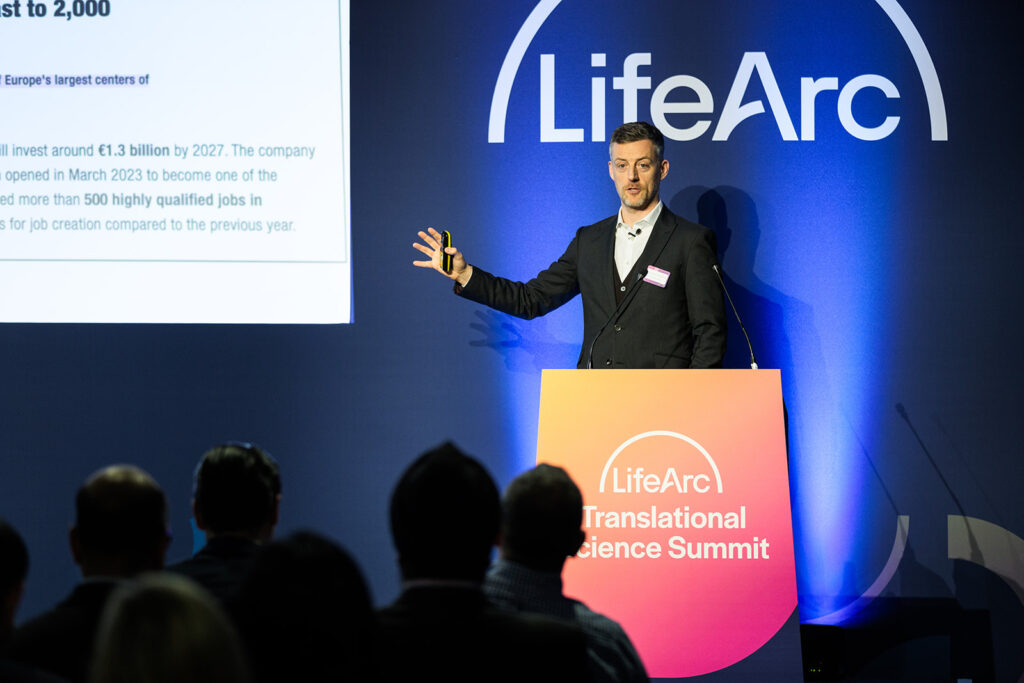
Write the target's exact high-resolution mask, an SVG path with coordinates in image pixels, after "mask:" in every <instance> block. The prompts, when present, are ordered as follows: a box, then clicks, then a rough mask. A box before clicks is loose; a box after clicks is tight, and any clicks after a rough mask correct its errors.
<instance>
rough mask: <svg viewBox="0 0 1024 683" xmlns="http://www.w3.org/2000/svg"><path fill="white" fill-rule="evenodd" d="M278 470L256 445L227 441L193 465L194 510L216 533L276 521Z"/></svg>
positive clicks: (251, 529) (250, 528)
mask: <svg viewBox="0 0 1024 683" xmlns="http://www.w3.org/2000/svg"><path fill="white" fill-rule="evenodd" d="M280 494H281V472H280V468H279V467H278V465H277V461H276V460H274V458H273V457H271V455H270V454H269V453H267V452H266V451H264V450H263V449H262V448H260V447H259V446H255V445H253V444H251V443H243V442H228V443H225V444H221V445H220V446H215V447H213V448H211V449H210V450H208V451H206V453H204V454H203V458H202V460H200V461H199V465H198V466H197V467H196V473H195V486H194V489H193V497H194V499H195V508H196V514H197V515H199V516H201V517H202V521H203V526H204V527H205V528H206V529H207V530H209V531H211V532H212V533H215V534H227V533H242V534H253V533H257V532H258V531H259V530H260V529H262V528H263V527H265V526H266V525H267V524H273V523H274V521H275V517H274V515H275V509H276V507H275V506H276V504H277V497H278V496H279V495H280Z"/></svg>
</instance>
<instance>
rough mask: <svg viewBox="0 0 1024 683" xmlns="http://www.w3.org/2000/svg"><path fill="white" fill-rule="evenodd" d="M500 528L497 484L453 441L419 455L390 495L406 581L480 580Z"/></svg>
mask: <svg viewBox="0 0 1024 683" xmlns="http://www.w3.org/2000/svg"><path fill="white" fill-rule="evenodd" d="M500 524H501V500H500V498H499V496H498V488H497V486H495V484H494V480H493V479H492V478H491V475H490V474H488V473H487V470H486V469H484V467H483V465H481V464H480V463H479V462H477V461H476V460H475V459H473V458H471V457H469V456H468V455H466V454H464V453H463V452H462V451H460V450H459V449H458V448H457V447H456V446H455V445H454V444H452V443H451V442H448V443H445V444H442V445H441V446H438V447H437V448H435V449H433V450H431V451H428V452H426V453H424V454H423V455H421V456H420V457H419V458H418V459H417V460H416V461H415V462H413V463H412V465H410V466H409V468H408V469H407V470H406V471H405V473H404V474H403V475H402V477H401V478H400V479H399V480H398V484H397V485H396V486H395V490H394V492H393V493H392V494H391V534H392V537H393V538H394V542H395V548H396V549H397V550H398V561H399V564H400V565H401V568H402V574H403V576H404V577H405V578H406V579H411V578H448V579H467V580H474V581H479V580H482V579H483V575H484V573H485V572H486V571H487V567H488V566H489V565H490V561H491V549H492V548H493V547H494V543H495V541H496V540H497V537H498V529H499V527H500Z"/></svg>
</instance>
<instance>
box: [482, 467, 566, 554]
mask: <svg viewBox="0 0 1024 683" xmlns="http://www.w3.org/2000/svg"><path fill="white" fill-rule="evenodd" d="M501 503H502V524H501V530H502V531H501V544H502V554H503V556H505V557H507V558H508V559H511V560H514V561H517V562H522V563H523V564H526V565H529V566H531V567H533V568H535V569H542V570H560V569H561V567H562V563H563V562H564V561H565V558H566V557H569V556H571V555H574V554H576V551H577V550H578V549H579V545H580V541H581V540H582V538H581V535H580V529H581V528H582V522H583V496H582V494H581V493H580V490H579V487H577V486H576V483H575V482H574V481H573V480H572V478H571V477H570V476H569V474H568V473H567V472H566V471H565V470H564V469H562V468H561V467H555V466H553V465H545V464H541V465H537V466H536V467H534V468H533V469H530V470H527V471H526V472H523V473H522V474H520V475H519V476H518V477H516V478H515V479H513V480H512V483H511V484H509V485H508V488H507V489H505V495H504V496H503V497H502V500H501Z"/></svg>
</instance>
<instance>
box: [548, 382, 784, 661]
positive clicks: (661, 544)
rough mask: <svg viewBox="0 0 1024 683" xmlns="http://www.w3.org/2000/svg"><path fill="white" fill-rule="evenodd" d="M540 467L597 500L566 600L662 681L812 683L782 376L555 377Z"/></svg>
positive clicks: (571, 566) (567, 576) (588, 514)
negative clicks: (590, 613)
mask: <svg viewBox="0 0 1024 683" xmlns="http://www.w3.org/2000/svg"><path fill="white" fill-rule="evenodd" d="M537 462H538V463H541V462H545V463H550V464H553V465H559V466H561V467H564V468H565V469H566V470H567V471H568V472H569V474H570V475H571V476H572V478H573V479H574V480H575V481H576V483H577V484H578V485H579V487H580V490H581V491H582V492H583V501H584V520H583V522H584V527H585V531H586V542H585V543H584V545H583V547H582V548H581V549H580V552H579V553H578V555H577V557H575V558H572V559H570V560H569V561H568V563H567V564H566V567H565V570H564V572H563V577H564V581H565V592H566V594H567V595H569V596H570V597H576V598H578V599H580V600H582V601H583V602H585V603H587V604H588V605H590V607H592V608H593V609H595V610H597V611H599V612H602V613H604V614H607V615H608V616H610V617H612V618H613V619H615V620H616V621H618V622H619V623H620V624H622V626H623V627H624V628H625V629H626V632H627V633H628V634H629V636H630V638H631V639H632V640H633V643H634V644H635V645H636V648H637V650H638V651H639V653H640V656H641V658H642V659H643V661H644V664H645V665H646V667H647V670H648V673H649V674H650V675H651V677H652V678H696V679H697V680H701V681H705V680H707V681H730V680H759V681H766V680H767V681H772V680H778V681H795V680H796V681H798V680H802V667H801V664H800V643H799V623H798V616H797V612H796V607H797V594H796V574H795V564H794V559H793V531H792V518H791V514H790V499H789V478H788V472H787V469H788V468H787V465H786V437H785V432H784V423H783V407H782V390H781V383H780V375H779V371H778V370H612V371H596V370H545V371H544V373H543V376H542V379H541V402H540V425H539V433H538V443H537ZM752 676H753V677H754V678H751V677H752Z"/></svg>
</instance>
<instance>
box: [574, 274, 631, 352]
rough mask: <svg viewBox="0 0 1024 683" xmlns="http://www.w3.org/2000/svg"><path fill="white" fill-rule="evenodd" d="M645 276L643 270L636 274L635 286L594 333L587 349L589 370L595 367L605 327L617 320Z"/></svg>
mask: <svg viewBox="0 0 1024 683" xmlns="http://www.w3.org/2000/svg"><path fill="white" fill-rule="evenodd" d="M643 277H644V275H643V273H642V272H641V273H637V274H636V280H634V281H633V286H632V287H630V288H629V291H628V292H626V296H624V297H622V302H621V303H620V304H619V305H618V306H616V307H615V310H614V311H612V314H611V315H610V316H608V319H607V320H605V321H604V325H601V328H600V329H599V330H598V331H597V334H595V335H594V340H593V341H592V342H590V348H589V349H587V370H591V369H593V367H594V345H595V344H597V340H598V339H600V338H601V335H602V334H604V331H605V328H606V327H608V325H610V324H611V322H612V321H613V320H615V317H616V316H617V315H618V314H619V311H621V310H622V308H623V306H625V305H626V303H627V302H628V301H629V300H630V299H631V298H632V297H631V296H630V295H631V294H633V292H634V291H635V290H636V283H637V282H640V280H642V279H643Z"/></svg>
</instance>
